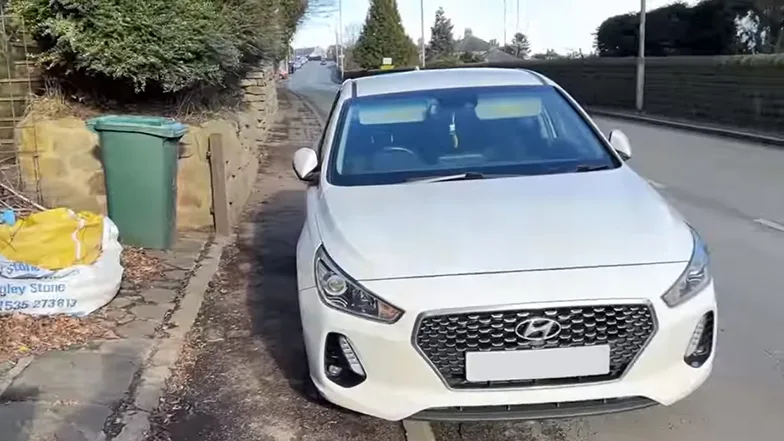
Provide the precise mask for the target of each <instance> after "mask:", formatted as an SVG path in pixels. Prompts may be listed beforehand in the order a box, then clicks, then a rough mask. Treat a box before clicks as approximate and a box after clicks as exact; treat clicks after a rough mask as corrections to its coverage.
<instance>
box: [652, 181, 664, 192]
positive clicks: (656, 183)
mask: <svg viewBox="0 0 784 441" xmlns="http://www.w3.org/2000/svg"><path fill="white" fill-rule="evenodd" d="M648 183H649V184H651V187H653V188H658V189H660V190H661V189H662V188H665V185H664V184H662V183H660V182H656V181H654V180H653V179H648Z"/></svg>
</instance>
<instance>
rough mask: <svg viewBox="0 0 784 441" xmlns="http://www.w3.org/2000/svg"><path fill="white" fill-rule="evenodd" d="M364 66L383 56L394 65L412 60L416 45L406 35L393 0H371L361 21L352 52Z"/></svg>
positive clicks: (375, 61)
mask: <svg viewBox="0 0 784 441" xmlns="http://www.w3.org/2000/svg"><path fill="white" fill-rule="evenodd" d="M352 55H353V56H354V59H355V60H356V62H357V63H359V65H360V66H362V67H363V68H365V69H371V68H377V67H379V66H380V65H381V63H382V60H383V59H384V58H385V57H389V58H392V63H393V64H394V65H396V66H406V65H411V64H414V63H416V59H417V49H416V46H414V42H413V41H412V40H411V38H410V37H409V36H408V35H406V31H405V29H404V28H403V24H402V23H401V20H400V12H399V11H398V9H397V1H396V0H371V1H370V8H368V12H367V17H366V18H365V24H364V26H363V27H362V32H360V34H359V38H358V39H357V44H356V45H355V47H354V50H353V52H352Z"/></svg>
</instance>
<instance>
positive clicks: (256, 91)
mask: <svg viewBox="0 0 784 441" xmlns="http://www.w3.org/2000/svg"><path fill="white" fill-rule="evenodd" d="M243 90H245V93H246V94H249V95H266V94H267V89H266V88H265V87H261V86H249V87H246V88H244V89H243Z"/></svg>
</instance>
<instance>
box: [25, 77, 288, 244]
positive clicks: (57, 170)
mask: <svg viewBox="0 0 784 441" xmlns="http://www.w3.org/2000/svg"><path fill="white" fill-rule="evenodd" d="M275 87H276V86H275V72H274V70H273V69H271V68H263V69H259V70H258V71H256V72H252V73H251V74H249V76H248V79H247V80H245V81H244V82H243V89H244V90H245V97H244V101H245V104H246V105H245V106H244V109H243V110H242V111H239V112H236V113H235V114H233V115H230V116H228V117H225V118H222V119H213V120H209V121H205V122H204V123H202V124H199V125H189V126H188V132H187V133H186V134H185V136H184V137H183V138H182V140H181V148H180V160H179V162H178V175H177V227H178V229H180V230H189V229H202V228H205V227H212V226H213V217H212V184H211V173H210V162H209V156H208V151H209V141H208V139H209V137H210V135H212V134H220V135H221V138H222V144H223V149H224V157H225V158H226V162H227V164H226V176H227V177H226V179H227V187H228V193H229V201H230V204H231V207H232V211H233V212H234V213H235V215H236V214H239V211H240V210H242V206H243V205H244V203H245V201H246V200H247V197H248V195H249V194H250V190H251V187H252V185H253V180H254V179H255V176H256V171H257V168H258V162H259V161H258V160H259V155H260V154H261V153H262V152H263V145H264V141H265V138H266V133H267V127H268V126H269V125H270V124H271V123H272V122H273V121H272V119H273V118H274V117H275V112H276V110H277V93H276V89H275ZM16 132H17V142H18V145H19V149H20V150H21V151H22V154H20V155H19V160H20V165H21V167H20V168H21V172H22V175H23V178H24V181H25V187H26V188H35V182H36V180H38V181H39V183H40V188H41V192H42V194H43V198H44V203H45V205H46V206H48V207H58V206H66V207H70V208H72V209H75V210H89V211H94V212H99V213H106V189H105V186H104V176H103V168H102V165H101V161H100V151H99V149H98V136H97V134H95V133H93V132H92V131H90V130H89V129H88V128H87V126H86V124H85V121H84V120H82V119H79V118H75V117H68V118H60V119H45V118H40V117H36V115H35V114H30V115H27V117H26V118H25V119H24V120H23V121H22V122H21V123H20V124H19V125H18V126H17V130H16ZM36 151H37V155H35V154H32V153H33V152H36ZM36 156H37V158H38V159H37V161H38V167H37V171H36V167H35V163H34V161H35V157H36Z"/></svg>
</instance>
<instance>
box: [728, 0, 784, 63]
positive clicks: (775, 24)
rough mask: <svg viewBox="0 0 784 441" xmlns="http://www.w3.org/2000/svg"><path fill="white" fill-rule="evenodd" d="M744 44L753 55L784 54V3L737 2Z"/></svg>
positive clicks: (767, 0) (769, 0)
mask: <svg viewBox="0 0 784 441" xmlns="http://www.w3.org/2000/svg"><path fill="white" fill-rule="evenodd" d="M735 2H736V4H735V8H736V12H738V13H739V14H740V15H741V25H740V26H739V27H740V33H741V39H742V42H743V43H744V44H745V45H746V47H747V48H748V50H749V51H750V52H752V53H772V52H784V1H782V0H735Z"/></svg>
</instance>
